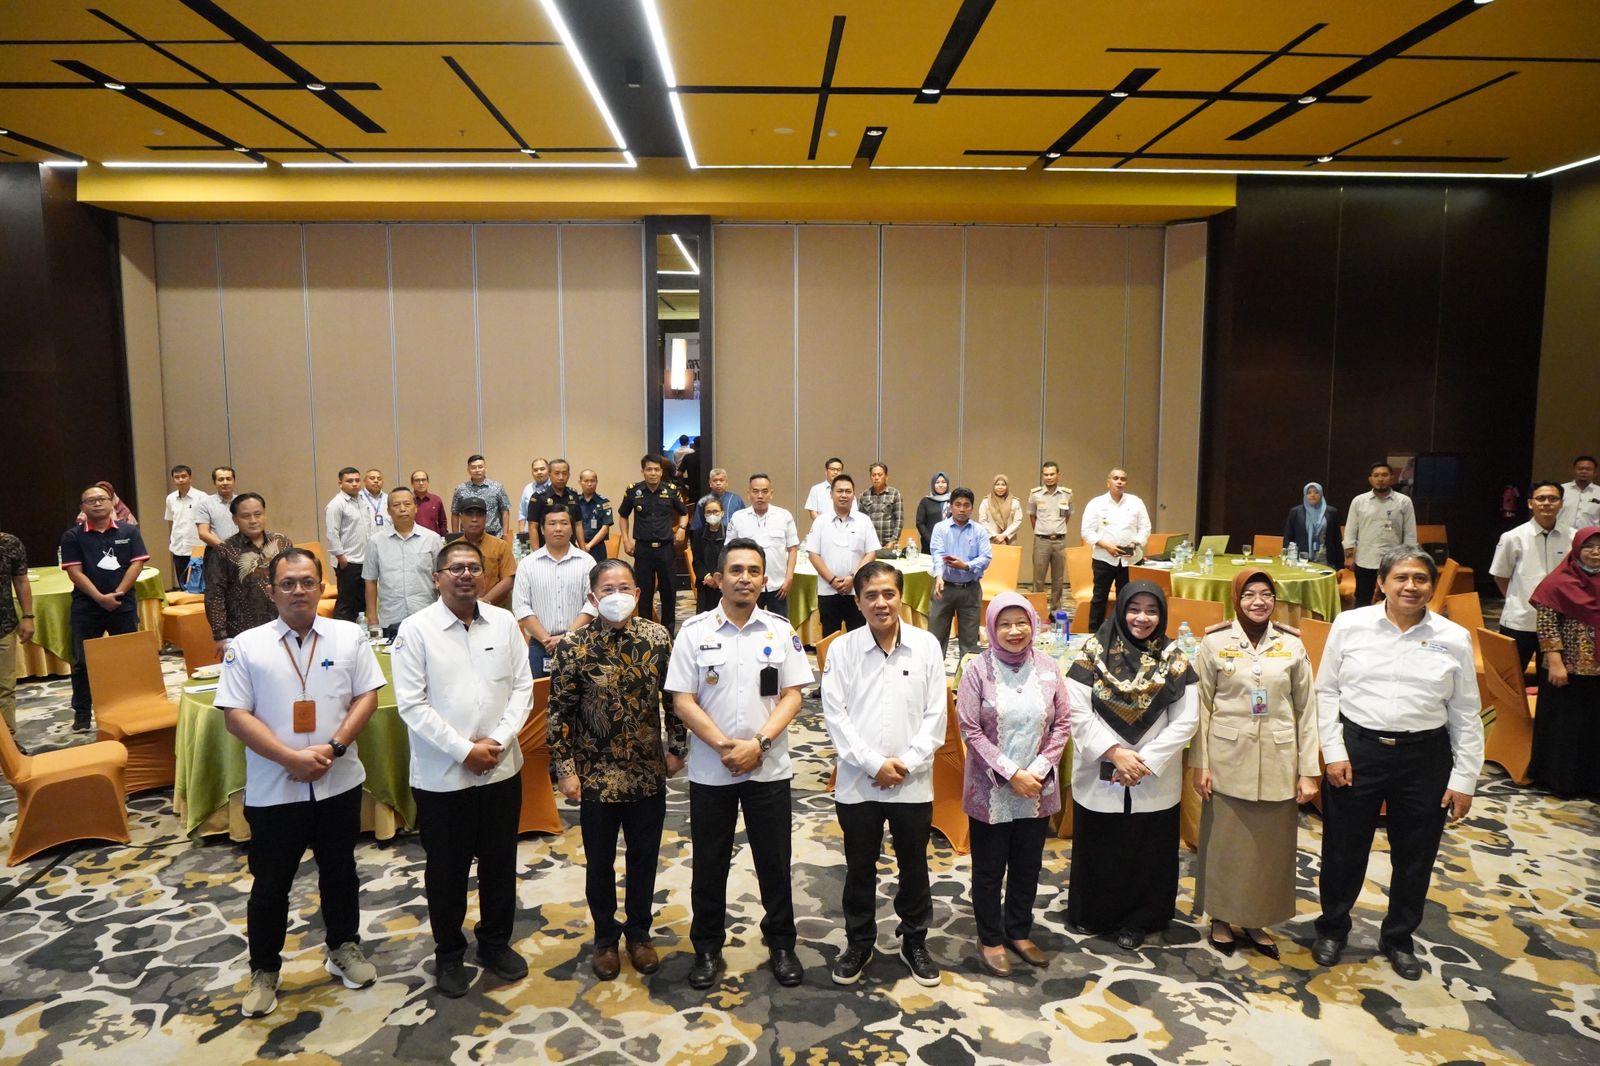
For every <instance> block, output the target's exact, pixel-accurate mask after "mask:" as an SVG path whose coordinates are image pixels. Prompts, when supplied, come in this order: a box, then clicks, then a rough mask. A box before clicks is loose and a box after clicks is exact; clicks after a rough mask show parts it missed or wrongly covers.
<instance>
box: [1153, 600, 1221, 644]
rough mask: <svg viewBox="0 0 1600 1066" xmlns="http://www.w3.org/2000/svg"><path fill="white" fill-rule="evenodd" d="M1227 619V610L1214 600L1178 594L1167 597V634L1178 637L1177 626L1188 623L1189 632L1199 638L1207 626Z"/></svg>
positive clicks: (1174, 637) (1196, 638)
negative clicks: (1187, 598) (1191, 598)
mask: <svg viewBox="0 0 1600 1066" xmlns="http://www.w3.org/2000/svg"><path fill="white" fill-rule="evenodd" d="M1226 620H1227V612H1226V610H1225V609H1224V608H1223V606H1222V604H1220V603H1218V602H1217V601H1216V600H1186V599H1183V598H1182V597H1179V596H1168V597H1167V636H1169V637H1171V638H1173V639H1174V640H1176V639H1177V637H1178V627H1179V626H1181V625H1183V623H1185V622H1188V623H1189V632H1191V633H1193V634H1194V639H1195V640H1199V639H1200V638H1201V637H1202V636H1204V635H1205V631H1206V627H1207V626H1214V625H1216V624H1217V623H1218V622H1222V621H1226Z"/></svg>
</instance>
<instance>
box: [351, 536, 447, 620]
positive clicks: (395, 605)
mask: <svg viewBox="0 0 1600 1066" xmlns="http://www.w3.org/2000/svg"><path fill="white" fill-rule="evenodd" d="M442 547H444V538H443V537H441V536H439V534H437V533H435V532H434V531H433V530H431V529H428V528H427V527H426V526H413V527H412V528H411V532H410V533H409V534H407V535H406V536H404V537H402V536H401V535H400V531H399V530H397V529H395V528H394V526H393V525H387V526H384V527H383V528H382V529H381V530H377V531H375V532H374V533H373V534H372V537H371V539H369V540H368V541H367V551H366V556H367V557H366V560H365V561H364V562H363V563H362V564H361V577H362V579H363V580H365V581H376V582H377V583H378V617H377V618H369V619H367V624H368V625H374V626H376V625H381V626H383V627H385V628H388V627H389V626H397V625H399V624H400V623H401V622H403V621H405V620H406V619H407V618H409V617H411V616H412V615H414V614H416V613H417V612H418V611H420V610H422V609H423V608H424V607H426V606H428V604H430V603H432V602H433V601H434V600H436V599H438V597H439V591H438V589H436V588H435V587H434V584H433V564H434V561H435V559H436V557H437V556H438V554H439V549H440V548H442Z"/></svg>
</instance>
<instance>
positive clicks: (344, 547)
mask: <svg viewBox="0 0 1600 1066" xmlns="http://www.w3.org/2000/svg"><path fill="white" fill-rule="evenodd" d="M360 495H361V471H359V470H357V469H356V468H355V467H353V466H347V467H345V468H344V469H343V470H340V471H339V491H338V492H336V493H334V494H333V499H331V500H329V501H328V506H327V507H325V508H323V512H322V525H323V528H324V529H325V530H326V531H327V534H326V535H327V541H326V543H327V548H328V559H329V561H331V562H332V563H333V577H334V581H335V582H336V583H337V585H338V587H339V598H338V599H337V600H335V601H334V605H333V616H334V617H335V618H337V619H339V620H340V621H342V622H354V621H355V620H356V616H357V615H359V614H360V613H361V611H362V609H363V608H365V607H366V603H367V586H366V582H365V581H364V580H363V579H362V576H361V564H362V563H364V562H365V561H366V558H367V538H368V537H370V536H371V535H372V519H371V517H370V516H369V513H368V511H367V505H366V504H364V503H362V502H361V499H360Z"/></svg>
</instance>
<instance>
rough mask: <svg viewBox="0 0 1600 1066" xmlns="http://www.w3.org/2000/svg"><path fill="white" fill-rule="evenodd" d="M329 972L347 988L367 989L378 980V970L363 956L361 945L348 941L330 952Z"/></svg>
mask: <svg viewBox="0 0 1600 1066" xmlns="http://www.w3.org/2000/svg"><path fill="white" fill-rule="evenodd" d="M328 972H329V973H331V974H332V975H333V976H335V977H337V978H339V980H341V981H343V982H344V986H345V987H346V988H366V987H367V986H368V985H370V984H372V983H373V982H374V981H376V980H377V979H378V968H377V967H376V966H374V965H372V963H370V962H368V961H367V957H366V956H365V955H363V954H361V945H360V944H357V943H356V942H355V941H353V940H352V941H346V942H345V943H343V944H340V945H339V946H338V947H336V948H334V949H333V950H332V951H329V952H328Z"/></svg>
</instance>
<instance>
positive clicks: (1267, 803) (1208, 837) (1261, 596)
mask: <svg viewBox="0 0 1600 1066" xmlns="http://www.w3.org/2000/svg"><path fill="white" fill-rule="evenodd" d="M1277 605H1278V595H1277V588H1276V586H1274V585H1273V583H1272V577H1271V576H1270V575H1269V574H1268V573H1267V572H1266V571H1265V570H1260V569H1250V570H1244V571H1242V572H1240V573H1239V574H1237V575H1236V576H1235V577H1234V579H1233V608H1234V618H1233V621H1231V622H1223V623H1220V624H1219V625H1214V626H1212V627H1211V628H1209V629H1207V630H1206V634H1205V638H1204V639H1203V640H1202V641H1201V642H1200V657H1199V660H1198V661H1197V662H1196V663H1195V669H1196V671H1197V672H1198V673H1199V675H1200V728H1199V730H1198V731H1197V733H1196V734H1195V740H1194V749H1193V751H1192V752H1191V754H1190V763H1191V766H1192V769H1193V775H1194V790H1195V792H1196V793H1197V794H1198V795H1199V796H1200V799H1201V800H1202V802H1203V804H1204V806H1203V807H1202V809H1201V815H1200V864H1199V869H1198V870H1197V872H1196V874H1195V890H1194V901H1195V910H1196V912H1197V913H1204V914H1210V915H1211V933H1210V937H1209V939H1210V941H1211V944H1212V946H1213V947H1215V948H1216V949H1217V950H1218V951H1220V952H1222V954H1224V955H1232V954H1233V952H1234V948H1235V947H1236V946H1237V941H1236V940H1235V938H1234V935H1233V927H1234V926H1239V927H1241V928H1242V929H1243V930H1244V935H1245V938H1246V941H1247V942H1248V943H1249V945H1250V946H1251V947H1253V948H1255V950H1257V951H1259V952H1260V953H1261V954H1263V955H1265V956H1267V957H1268V958H1271V959H1276V958H1277V957H1278V945H1277V944H1276V943H1275V942H1274V941H1273V939H1272V937H1271V935H1270V934H1269V933H1267V931H1266V930H1267V927H1268V926H1270V925H1276V924H1278V923H1279V922H1286V921H1288V920H1289V919H1290V918H1293V917H1294V910H1295V895H1294V889H1295V835H1296V832H1297V831H1298V829H1299V815H1298V812H1297V810H1296V807H1297V806H1298V804H1301V803H1309V802H1311V799H1312V797H1313V796H1315V795H1316V792H1317V778H1318V776H1319V775H1320V774H1321V772H1322V768H1321V765H1320V763H1319V762H1318V761H1317V697H1316V690H1315V681H1314V678H1313V676H1312V675H1313V671H1312V668H1311V660H1310V658H1308V657H1307V655H1306V649H1305V646H1304V645H1303V644H1301V643H1300V635H1299V633H1298V632H1296V631H1295V630H1293V629H1290V628H1289V627H1287V626H1281V625H1278V624H1277V623H1275V622H1273V621H1272V611H1273V609H1274V608H1275V607H1277Z"/></svg>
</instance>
